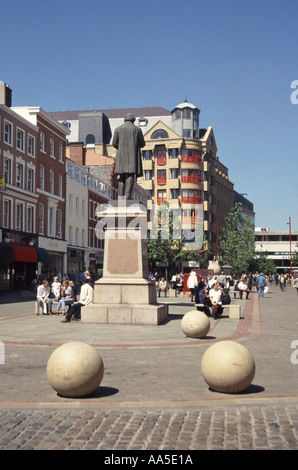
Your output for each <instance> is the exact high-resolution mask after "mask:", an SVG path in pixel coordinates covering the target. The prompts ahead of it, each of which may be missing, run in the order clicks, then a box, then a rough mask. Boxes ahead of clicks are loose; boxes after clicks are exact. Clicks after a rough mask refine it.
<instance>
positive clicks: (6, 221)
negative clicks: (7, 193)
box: [3, 199, 10, 228]
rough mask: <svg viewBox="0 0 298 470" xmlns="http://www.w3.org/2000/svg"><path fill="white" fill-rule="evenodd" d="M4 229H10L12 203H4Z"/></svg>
mask: <svg viewBox="0 0 298 470" xmlns="http://www.w3.org/2000/svg"><path fill="white" fill-rule="evenodd" d="M3 227H5V228H10V201H9V200H6V199H4V201H3Z"/></svg>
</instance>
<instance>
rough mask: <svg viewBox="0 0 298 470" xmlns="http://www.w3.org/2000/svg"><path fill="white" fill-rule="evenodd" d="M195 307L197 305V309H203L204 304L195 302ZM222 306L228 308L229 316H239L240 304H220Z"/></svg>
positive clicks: (237, 317)
mask: <svg viewBox="0 0 298 470" xmlns="http://www.w3.org/2000/svg"><path fill="white" fill-rule="evenodd" d="M195 307H197V310H204V308H205V307H206V306H205V305H204V304H195ZM222 308H228V309H229V318H234V319H235V318H236V319H239V318H241V305H236V304H229V305H222Z"/></svg>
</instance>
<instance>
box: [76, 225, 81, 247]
mask: <svg viewBox="0 0 298 470" xmlns="http://www.w3.org/2000/svg"><path fill="white" fill-rule="evenodd" d="M75 244H76V246H78V245H79V244H80V240H79V229H78V227H76V243H75Z"/></svg>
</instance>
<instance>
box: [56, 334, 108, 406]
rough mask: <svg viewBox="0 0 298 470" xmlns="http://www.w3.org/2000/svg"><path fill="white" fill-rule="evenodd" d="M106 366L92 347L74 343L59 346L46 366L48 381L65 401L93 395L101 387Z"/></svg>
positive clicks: (77, 342)
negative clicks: (69, 398)
mask: <svg viewBox="0 0 298 470" xmlns="http://www.w3.org/2000/svg"><path fill="white" fill-rule="evenodd" d="M103 375H104V364H103V361H102V358H101V356H100V354H99V353H98V351H97V350H96V349H95V348H94V347H93V346H91V345H90V344H86V343H82V342H79V341H73V342H69V343H65V344H63V345H62V346H59V347H58V348H57V349H55V351H54V352H53V353H52V354H51V356H50V358H49V360H48V363H47V377H48V380H49V382H50V384H51V386H52V387H53V389H54V390H56V392H57V393H58V394H59V395H61V396H63V397H72V398H75V397H83V396H87V395H91V394H92V393H93V392H94V391H95V390H96V389H97V388H98V386H99V385H100V383H101V381H102V378H103Z"/></svg>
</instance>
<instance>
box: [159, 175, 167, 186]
mask: <svg viewBox="0 0 298 470" xmlns="http://www.w3.org/2000/svg"><path fill="white" fill-rule="evenodd" d="M157 184H167V177H166V176H160V177H157Z"/></svg>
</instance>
